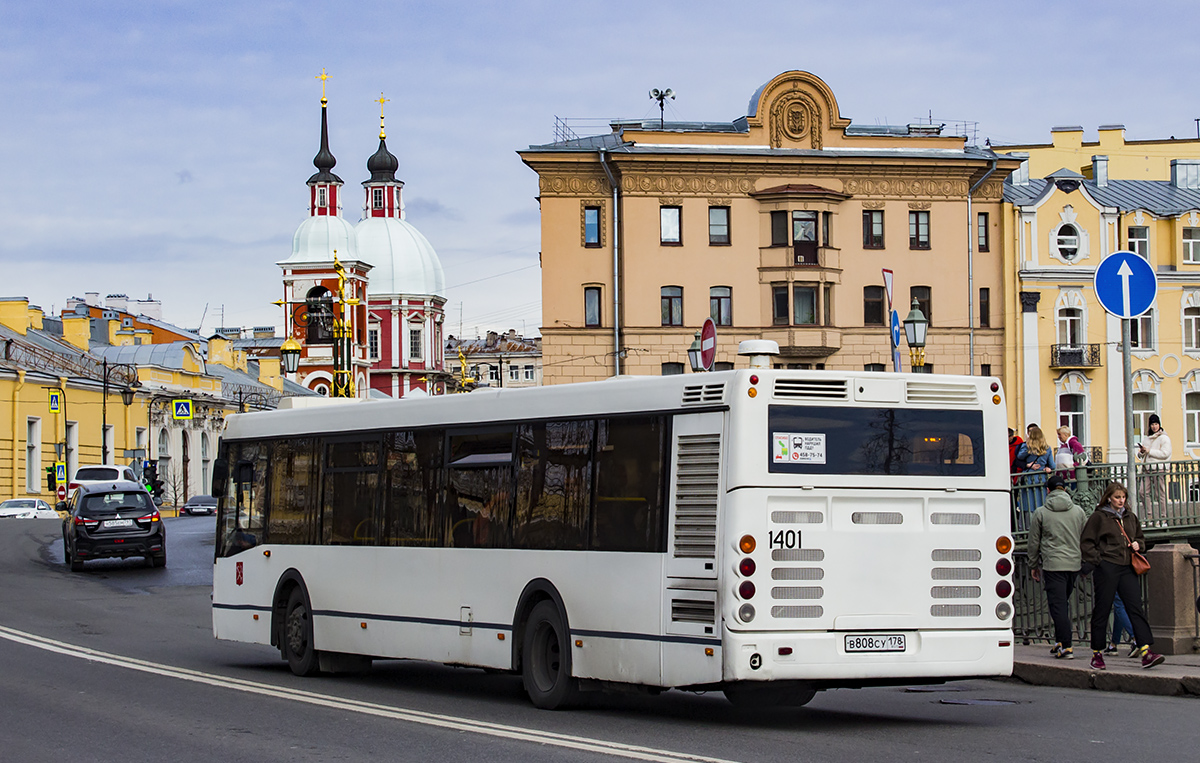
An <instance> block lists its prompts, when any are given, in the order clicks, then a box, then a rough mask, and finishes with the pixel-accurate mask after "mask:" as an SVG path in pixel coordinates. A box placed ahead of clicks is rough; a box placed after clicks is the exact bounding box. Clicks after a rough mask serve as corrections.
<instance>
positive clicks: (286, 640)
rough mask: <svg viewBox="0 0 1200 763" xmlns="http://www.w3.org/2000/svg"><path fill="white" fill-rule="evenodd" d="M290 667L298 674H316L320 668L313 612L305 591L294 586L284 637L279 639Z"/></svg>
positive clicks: (286, 617)
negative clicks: (314, 633) (315, 641)
mask: <svg viewBox="0 0 1200 763" xmlns="http://www.w3.org/2000/svg"><path fill="white" fill-rule="evenodd" d="M279 642H280V647H281V648H282V650H283V656H284V659H286V660H287V663H288V667H289V668H291V670H292V672H293V673H295V674H296V675H298V676H311V675H315V674H316V672H317V670H318V669H319V668H320V660H319V659H318V654H317V650H316V649H314V648H313V628H312V614H311V613H310V612H309V611H308V605H307V604H306V603H305V602H304V592H303V591H301V590H300V589H299V588H293V589H292V593H291V595H290V596H288V603H287V609H286V610H285V614H284V617H283V638H281V639H280V640H279Z"/></svg>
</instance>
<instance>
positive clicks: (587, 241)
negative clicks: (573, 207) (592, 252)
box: [583, 207, 600, 247]
mask: <svg viewBox="0 0 1200 763" xmlns="http://www.w3.org/2000/svg"><path fill="white" fill-rule="evenodd" d="M583 245H584V246H589V247H598V246H600V207H584V208H583Z"/></svg>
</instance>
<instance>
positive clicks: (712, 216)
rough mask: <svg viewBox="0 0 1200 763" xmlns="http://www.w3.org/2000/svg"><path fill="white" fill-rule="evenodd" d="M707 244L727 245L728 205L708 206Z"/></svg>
mask: <svg viewBox="0 0 1200 763" xmlns="http://www.w3.org/2000/svg"><path fill="white" fill-rule="evenodd" d="M708 245H709V246H728V245H729V207H709V208H708Z"/></svg>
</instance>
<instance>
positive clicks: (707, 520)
mask: <svg viewBox="0 0 1200 763" xmlns="http://www.w3.org/2000/svg"><path fill="white" fill-rule="evenodd" d="M720 477H721V436H720V435H719V434H697V435H680V436H679V468H678V469H677V470H676V475H675V557H676V558H683V557H687V558H699V559H712V558H715V557H716V555H717V485H718V483H719V482H720Z"/></svg>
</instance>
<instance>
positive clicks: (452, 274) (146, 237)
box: [0, 0, 1200, 337]
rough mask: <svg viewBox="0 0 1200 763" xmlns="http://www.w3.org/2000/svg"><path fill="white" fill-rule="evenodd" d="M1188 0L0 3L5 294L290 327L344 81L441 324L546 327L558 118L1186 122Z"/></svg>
mask: <svg viewBox="0 0 1200 763" xmlns="http://www.w3.org/2000/svg"><path fill="white" fill-rule="evenodd" d="M1195 18H1196V17H1195V7H1194V4H1192V3H1188V2H1154V1H1153V0H1149V1H1147V2H1141V3H1137V4H1129V3H1117V2H1108V1H1107V0H1096V1H1093V2H1089V3H1079V2H1064V1H1063V0H1043V1H1042V2H1025V0H1013V1H1012V2H1008V3H1004V4H1001V5H996V4H990V3H974V2H961V3H959V2H935V1H932V0H912V1H910V2H906V3H899V2H893V1H888V2H853V0H843V1H841V2H836V1H834V2H810V1H808V0H788V1H787V2H747V1H743V2H741V3H718V2H709V0H691V1H690V2H655V1H654V0H640V2H625V0H607V1H606V2H604V3H592V2H574V1H572V0H556V1H554V2H540V1H534V0H509V1H508V2H474V3H473V2H460V3H440V2H436V1H434V2H430V1H429V0H426V1H425V2H409V1H408V0H392V1H391V2H371V1H369V0H364V1H360V2H354V3H328V2H322V3H318V2H280V1H276V0H259V1H257V2H245V3H239V2H203V3H202V2H183V1H179V2H163V1H161V0H134V1H132V2H127V1H125V0H107V2H103V3H95V2H80V1H79V0H58V1H57V2H54V3H28V2H17V0H0V77H2V81H3V83H4V87H3V91H2V93H3V100H4V109H3V116H2V117H0V297H27V298H28V299H29V300H30V302H31V303H33V304H36V305H40V306H41V307H42V308H43V309H44V310H46V311H47V312H48V313H49V312H51V311H53V313H55V314H57V313H59V312H61V310H62V309H63V306H64V304H65V302H66V300H67V299H68V298H70V297H72V296H79V297H82V296H83V294H84V293H85V292H99V293H100V295H101V296H102V297H103V296H105V295H107V294H114V293H123V294H128V295H129V296H130V297H131V298H135V299H145V298H146V297H147V296H148V295H153V297H154V298H155V299H158V300H161V301H162V312H163V318H164V319H165V320H167V321H170V322H172V323H175V324H177V325H180V326H184V327H189V328H197V327H200V328H201V329H202V330H203V331H204V333H208V332H209V331H211V330H213V329H215V328H216V327H218V326H222V325H224V326H243V327H250V326H259V325H276V326H282V321H283V315H282V311H281V310H280V308H279V307H277V306H275V305H273V304H271V303H272V302H273V301H275V300H277V299H279V298H280V296H281V294H282V281H281V276H282V271H281V270H280V268H279V267H278V265H277V264H276V263H277V262H279V261H280V260H283V259H286V258H287V257H288V256H289V255H290V254H291V239H292V236H293V234H294V232H295V230H296V228H297V226H298V225H299V224H300V223H301V222H302V221H303V219H304V218H305V216H306V215H307V214H308V208H307V204H308V189H307V187H306V186H305V181H306V180H307V179H308V177H309V176H310V175H311V174H312V173H313V172H314V168H313V165H312V158H313V156H314V155H315V154H316V152H317V149H318V147H319V138H320V97H321V84H320V82H319V81H318V80H316V79H315V75H317V74H319V73H320V72H321V70H322V69H325V70H326V71H327V72H328V74H329V75H330V79H329V80H328V84H327V91H328V97H329V128H330V146H331V149H332V151H333V153H334V155H335V156H336V157H337V167H336V168H335V170H334V172H336V173H337V174H338V175H340V176H341V177H342V179H343V180H344V181H345V182H346V186H345V188H346V196H345V198H346V203H345V206H344V211H343V214H344V216H345V217H346V218H347V219H348V220H350V221H351V222H357V220H358V219H359V218H360V216H361V203H362V191H361V186H360V185H359V184H360V183H361V182H362V181H363V180H365V179H367V177H368V176H369V173H368V172H367V171H366V161H367V158H368V157H369V156H370V155H371V154H372V153H374V151H375V149H376V147H377V146H378V137H377V135H378V129H379V128H378V124H379V104H378V103H376V102H375V99H378V98H379V97H380V93H381V92H382V93H383V94H384V96H385V97H386V98H388V99H389V101H388V102H387V103H386V104H385V113H386V115H387V134H388V139H387V142H388V148H389V149H390V150H391V152H392V153H393V154H395V155H396V156H397V157H398V159H399V161H400V169H399V172H398V173H397V177H398V178H400V179H402V180H403V181H404V182H405V186H404V192H403V193H404V199H405V203H406V207H407V219H408V221H409V222H410V223H412V224H413V225H414V226H416V227H417V228H418V229H419V230H420V231H421V232H422V233H423V234H424V235H425V236H426V238H428V239H429V241H430V242H431V243H432V245H433V246H434V248H435V249H436V250H437V252H438V255H439V257H440V258H441V262H442V267H443V269H444V270H445V274H446V285H447V293H446V294H445V296H446V298H447V304H446V313H447V315H446V322H447V333H448V334H454V335H457V336H463V335H465V336H468V337H472V336H476V335H478V334H479V333H481V332H486V331H488V330H499V331H504V330H507V329H516V330H517V331H518V332H521V333H523V334H525V335H527V336H533V335H536V334H537V333H538V327H539V326H540V325H541V279H540V270H539V266H538V254H539V250H540V241H539V213H538V205H537V200H536V196H537V176H536V174H535V173H534V172H533V171H532V170H530V169H529V168H528V167H526V166H525V165H524V164H522V162H521V160H520V158H519V157H518V156H517V154H516V152H517V151H519V150H521V149H523V148H526V147H527V146H529V145H531V144H541V143H548V142H551V141H552V140H553V138H554V122H555V117H556V116H557V117H562V118H568V119H588V120H592V121H591V122H590V124H596V125H601V127H600V128H598V129H593V130H590V131H589V130H586V129H584V128H583V127H582V126H580V125H581V123H578V122H577V123H574V124H576V125H577V127H576V131H577V132H579V133H580V134H595V133H597V132H602V131H605V129H604V128H603V127H602V126H603V125H604V124H606V123H607V122H606V120H608V119H613V118H638V117H650V116H657V114H658V107H657V105H656V104H655V103H654V102H653V101H651V100H650V99H649V97H648V94H647V93H648V91H649V90H650V89H651V88H660V89H665V88H668V87H669V88H671V89H673V90H674V91H675V93H676V94H677V96H676V100H674V101H671V102H669V105H668V108H667V115H666V116H667V118H668V119H675V120H687V121H731V120H733V119H736V118H737V117H739V116H743V115H744V114H745V113H746V107H747V103H748V101H749V98H750V96H751V95H752V94H753V93H754V91H755V90H756V89H757V88H758V87H759V86H760V85H761V84H763V83H764V82H766V81H768V80H770V79H771V78H772V77H774V76H775V75H777V74H779V73H780V72H783V71H787V70H791V69H802V70H806V71H809V72H812V73H813V74H816V75H817V76H818V77H820V78H822V79H823V80H824V81H825V82H826V83H827V84H828V85H829V86H830V87H831V88H832V89H833V92H834V95H835V97H836V98H837V100H838V104H839V106H840V108H841V111H842V116H843V117H846V118H849V119H851V120H853V121H854V122H855V123H859V124H907V123H910V122H914V121H916V120H918V119H921V118H928V117H929V115H930V114H932V115H933V118H934V120H935V121H943V122H946V121H970V122H976V123H978V133H977V135H978V142H979V143H980V144H982V143H983V141H984V139H985V138H989V139H991V141H992V142H993V143H1010V144H1012V143H1030V142H1048V141H1049V136H1050V128H1051V127H1053V126H1055V125H1082V126H1083V127H1084V130H1085V132H1084V137H1085V140H1089V139H1095V136H1096V128H1097V127H1098V126H1099V125H1101V124H1110V123H1120V124H1124V125H1125V126H1126V138H1127V139H1130V140H1137V139H1155V138H1167V137H1169V136H1171V135H1177V136H1180V137H1183V136H1190V135H1194V134H1196V129H1197V128H1196V122H1195V121H1194V120H1195V119H1196V118H1197V117H1200V103H1198V102H1197V98H1196V96H1195V90H1194V87H1193V82H1192V80H1193V78H1194V74H1195V72H1196V66H1197V62H1198V61H1200V38H1198V37H1197V36H1196V35H1194V34H1188V33H1182V34H1181V33H1180V32H1179V31H1178V30H1179V29H1190V28H1191V27H1192V26H1194V23H1195Z"/></svg>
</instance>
